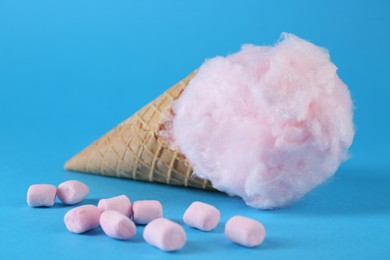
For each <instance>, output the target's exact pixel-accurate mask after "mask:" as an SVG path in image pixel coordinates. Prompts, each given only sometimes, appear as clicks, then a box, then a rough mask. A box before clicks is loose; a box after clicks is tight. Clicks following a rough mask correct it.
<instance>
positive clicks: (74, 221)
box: [64, 205, 100, 234]
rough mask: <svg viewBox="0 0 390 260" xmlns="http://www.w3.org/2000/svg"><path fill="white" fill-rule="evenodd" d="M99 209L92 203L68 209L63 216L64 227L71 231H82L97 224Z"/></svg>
mask: <svg viewBox="0 0 390 260" xmlns="http://www.w3.org/2000/svg"><path fill="white" fill-rule="evenodd" d="M99 218H100V210H99V209H98V208H97V207H96V206H94V205H83V206H80V207H76V208H73V209H71V210H69V211H68V212H67V213H66V214H65V217H64V222H65V225H66V228H67V229H68V230H69V231H70V232H73V233H77V234H79V233H84V232H86V231H88V230H91V229H94V228H96V227H98V226H99Z"/></svg>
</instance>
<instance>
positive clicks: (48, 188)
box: [27, 184, 57, 207]
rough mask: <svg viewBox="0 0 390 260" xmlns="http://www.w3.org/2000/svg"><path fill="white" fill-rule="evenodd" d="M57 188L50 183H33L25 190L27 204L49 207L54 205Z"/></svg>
mask: <svg viewBox="0 0 390 260" xmlns="http://www.w3.org/2000/svg"><path fill="white" fill-rule="evenodd" d="M56 193H57V188H56V186H54V185H51V184H33V185H31V186H30V187H29V188H28V191H27V204H28V205H29V206H30V207H51V206H53V205H54V200H55V198H56Z"/></svg>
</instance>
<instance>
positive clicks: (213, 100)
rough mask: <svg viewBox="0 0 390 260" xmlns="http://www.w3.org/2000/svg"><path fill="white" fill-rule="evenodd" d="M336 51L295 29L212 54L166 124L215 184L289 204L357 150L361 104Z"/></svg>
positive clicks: (173, 141)
mask: <svg viewBox="0 0 390 260" xmlns="http://www.w3.org/2000/svg"><path fill="white" fill-rule="evenodd" d="M336 71H337V67H336V66H335V65H334V64H333V63H332V62H331V60H330V57H329V54H328V51H327V50H326V49H323V48H320V47H318V46H316V45H314V44H312V43H310V42H308V41H305V40H303V39H300V38H298V37H297V36H294V35H292V34H282V37H281V40H280V42H279V43H278V44H276V45H275V46H255V45H244V46H243V47H242V49H241V50H240V51H239V52H237V53H235V54H232V55H229V56H227V57H216V58H213V59H209V60H207V61H206V62H205V63H204V64H203V65H202V66H201V67H200V68H199V71H198V73H197V75H196V76H195V77H194V78H193V79H192V80H191V81H190V83H189V84H188V86H187V87H186V88H185V90H184V92H183V93H182V94H181V96H180V97H179V98H178V99H177V100H176V101H175V102H174V103H173V105H172V111H171V114H170V115H168V116H167V117H166V118H165V119H164V120H165V124H164V125H165V126H166V127H165V128H164V130H162V131H161V132H160V134H161V136H163V137H164V138H165V139H166V140H167V141H168V142H169V143H170V145H171V147H172V148H173V149H178V150H179V151H180V152H181V153H182V154H183V155H184V156H185V157H186V158H187V159H188V160H189V161H190V162H191V165H192V166H193V168H194V174H195V175H196V176H199V177H201V178H205V179H208V180H210V181H211V182H212V185H213V187H215V188H216V189H218V190H221V191H224V192H226V193H228V194H230V195H235V196H240V197H242V198H243V200H244V201H245V202H246V203H247V204H248V205H250V206H252V207H255V208H261V209H272V208H277V207H283V206H286V205H288V204H290V203H291V202H293V201H295V200H297V199H299V198H301V197H302V196H303V195H304V194H306V193H307V192H308V191H310V190H312V189H313V188H314V187H316V186H317V185H319V184H320V183H322V182H323V181H325V180H326V179H328V178H329V177H331V176H332V175H333V174H334V173H335V172H336V170H337V168H338V167H339V165H340V164H341V163H342V162H343V161H344V160H345V159H347V157H348V148H349V147H350V146H351V144H352V140H353V137H354V126H353V120H352V117H353V104H352V101H351V96H350V93H349V91H348V88H347V86H346V85H345V84H344V83H343V81H342V80H341V79H340V78H339V77H338V75H337V73H336Z"/></svg>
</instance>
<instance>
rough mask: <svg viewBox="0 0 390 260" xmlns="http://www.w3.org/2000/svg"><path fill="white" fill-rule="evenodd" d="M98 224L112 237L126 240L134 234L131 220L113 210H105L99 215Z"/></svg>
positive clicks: (134, 228) (134, 230)
mask: <svg viewBox="0 0 390 260" xmlns="http://www.w3.org/2000/svg"><path fill="white" fill-rule="evenodd" d="M100 226H101V227H102V229H103V231H104V233H105V234H106V235H107V236H109V237H112V238H116V239H122V240H128V239H130V238H132V237H133V236H134V235H135V234H136V227H135V224H134V223H133V221H131V220H130V219H129V218H128V217H127V216H125V215H123V214H121V213H119V212H118V211H114V210H106V211H104V212H103V213H102V214H101V216H100Z"/></svg>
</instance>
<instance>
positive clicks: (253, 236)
mask: <svg viewBox="0 0 390 260" xmlns="http://www.w3.org/2000/svg"><path fill="white" fill-rule="evenodd" d="M225 235H226V237H227V238H228V239H230V240H232V241H233V242H235V243H237V244H239V245H242V246H246V247H255V246H258V245H260V244H261V243H262V242H263V240H264V237H265V229H264V226H263V225H262V224H261V223H260V222H258V221H256V220H254V219H250V218H247V217H242V216H235V217H232V218H231V219H229V221H228V222H227V223H226V225H225Z"/></svg>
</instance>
